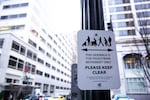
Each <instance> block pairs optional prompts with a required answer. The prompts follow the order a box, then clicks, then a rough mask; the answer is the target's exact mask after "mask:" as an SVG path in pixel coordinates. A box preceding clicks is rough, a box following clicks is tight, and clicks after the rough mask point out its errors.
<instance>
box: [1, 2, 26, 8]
mask: <svg viewBox="0 0 150 100" xmlns="http://www.w3.org/2000/svg"><path fill="white" fill-rule="evenodd" d="M25 6H28V3H20V4H12V5H4V6H3V9H9V8H11V9H12V8H18V7H25Z"/></svg>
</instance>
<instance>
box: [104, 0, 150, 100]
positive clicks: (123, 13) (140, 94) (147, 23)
mask: <svg viewBox="0 0 150 100" xmlns="http://www.w3.org/2000/svg"><path fill="white" fill-rule="evenodd" d="M103 4H104V12H105V14H104V16H105V17H104V18H105V26H106V27H107V26H108V25H110V24H108V23H112V27H113V31H114V33H115V36H116V46H117V52H118V53H117V56H118V64H119V69H120V79H121V87H120V89H117V90H114V94H120V93H121V94H126V95H129V96H130V97H132V98H134V99H135V100H149V98H150V88H149V86H150V83H149V82H150V81H149V80H148V79H149V78H148V77H150V76H149V73H150V71H149V70H150V69H149V67H145V66H146V63H147V62H149V60H148V59H145V58H147V57H149V56H148V55H147V54H148V52H147V51H146V49H145V46H144V43H143V41H142V38H141V36H144V35H141V34H144V33H146V38H149V33H150V0H103ZM148 41H149V40H148ZM144 61H145V62H144ZM143 68H144V69H145V68H147V69H146V71H148V72H146V73H147V75H146V74H145V70H144V69H143Z"/></svg>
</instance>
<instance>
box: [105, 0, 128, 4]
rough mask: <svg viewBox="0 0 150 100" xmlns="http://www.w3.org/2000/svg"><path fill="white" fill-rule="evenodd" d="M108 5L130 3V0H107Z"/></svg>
mask: <svg viewBox="0 0 150 100" xmlns="http://www.w3.org/2000/svg"><path fill="white" fill-rule="evenodd" d="M108 3H109V5H114V4H124V3H130V0H113V1H112V0H108Z"/></svg>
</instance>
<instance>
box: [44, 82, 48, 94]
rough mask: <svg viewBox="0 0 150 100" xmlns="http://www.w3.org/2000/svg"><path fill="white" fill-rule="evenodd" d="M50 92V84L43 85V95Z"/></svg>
mask: <svg viewBox="0 0 150 100" xmlns="http://www.w3.org/2000/svg"><path fill="white" fill-rule="evenodd" d="M47 92H48V84H44V85H43V93H47Z"/></svg>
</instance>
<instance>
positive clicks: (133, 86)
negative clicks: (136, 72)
mask: <svg viewBox="0 0 150 100" xmlns="http://www.w3.org/2000/svg"><path fill="white" fill-rule="evenodd" d="M126 82H127V93H147V87H146V84H145V79H144V78H142V77H139V78H127V79H126Z"/></svg>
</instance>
